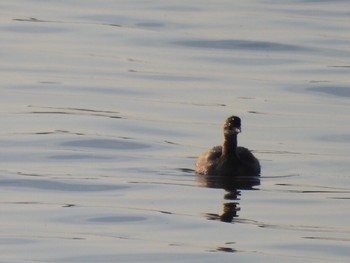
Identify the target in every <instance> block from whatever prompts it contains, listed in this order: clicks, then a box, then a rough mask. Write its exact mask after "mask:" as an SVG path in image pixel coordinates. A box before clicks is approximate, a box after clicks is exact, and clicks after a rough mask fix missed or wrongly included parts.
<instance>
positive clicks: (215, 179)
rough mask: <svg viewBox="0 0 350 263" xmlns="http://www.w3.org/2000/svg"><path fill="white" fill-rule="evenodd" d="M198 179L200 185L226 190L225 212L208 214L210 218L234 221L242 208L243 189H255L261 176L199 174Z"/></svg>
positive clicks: (227, 221) (207, 216)
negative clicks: (240, 202) (240, 205)
mask: <svg viewBox="0 0 350 263" xmlns="http://www.w3.org/2000/svg"><path fill="white" fill-rule="evenodd" d="M197 180H198V182H199V184H200V186H203V187H208V188H219V189H224V190H226V193H225V194H224V199H225V200H228V201H226V202H224V204H223V212H222V213H221V214H212V213H207V214H206V218H207V219H208V220H218V221H222V222H226V223H232V222H234V220H235V218H237V217H238V212H239V211H240V210H241V208H240V207H239V201H240V200H241V192H242V191H241V190H253V189H254V188H253V187H254V186H257V185H260V177H244V176H242V177H227V176H217V175H216V176H208V175H197Z"/></svg>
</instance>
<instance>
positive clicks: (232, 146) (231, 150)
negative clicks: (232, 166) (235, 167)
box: [222, 134, 237, 158]
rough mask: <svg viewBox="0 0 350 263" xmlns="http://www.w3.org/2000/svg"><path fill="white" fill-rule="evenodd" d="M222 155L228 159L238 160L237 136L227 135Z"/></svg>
mask: <svg viewBox="0 0 350 263" xmlns="http://www.w3.org/2000/svg"><path fill="white" fill-rule="evenodd" d="M222 148H223V149H222V154H223V155H225V156H226V157H233V158H237V134H230V135H225V141H224V145H223V147H222Z"/></svg>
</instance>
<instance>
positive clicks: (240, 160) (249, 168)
mask: <svg viewBox="0 0 350 263" xmlns="http://www.w3.org/2000/svg"><path fill="white" fill-rule="evenodd" d="M223 131H224V143H223V145H222V146H215V147H213V148H212V149H210V150H209V151H207V152H205V153H203V154H202V155H201V156H199V158H198V159H197V162H196V173H198V174H203V175H220V176H230V177H243V178H244V177H253V176H260V163H259V160H258V159H257V158H256V157H255V156H254V155H253V154H252V153H251V151H249V150H248V149H247V148H245V147H240V146H237V135H238V134H239V133H240V132H241V131H242V129H241V119H240V118H239V117H237V116H231V117H229V118H227V119H226V121H225V123H224V128H223Z"/></svg>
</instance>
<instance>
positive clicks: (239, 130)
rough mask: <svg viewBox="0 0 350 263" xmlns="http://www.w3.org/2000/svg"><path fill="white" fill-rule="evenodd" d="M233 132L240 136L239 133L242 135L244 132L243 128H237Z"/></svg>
mask: <svg viewBox="0 0 350 263" xmlns="http://www.w3.org/2000/svg"><path fill="white" fill-rule="evenodd" d="M233 131H234V132H235V133H237V134H238V133H240V132H241V131H242V129H241V128H235V129H234V130H233Z"/></svg>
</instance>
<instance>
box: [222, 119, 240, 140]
mask: <svg viewBox="0 0 350 263" xmlns="http://www.w3.org/2000/svg"><path fill="white" fill-rule="evenodd" d="M241 130H242V129H241V119H240V118H239V117H237V116H231V117H229V118H227V119H226V121H225V124H224V135H225V136H229V135H237V134H238V133H240V132H241Z"/></svg>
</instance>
